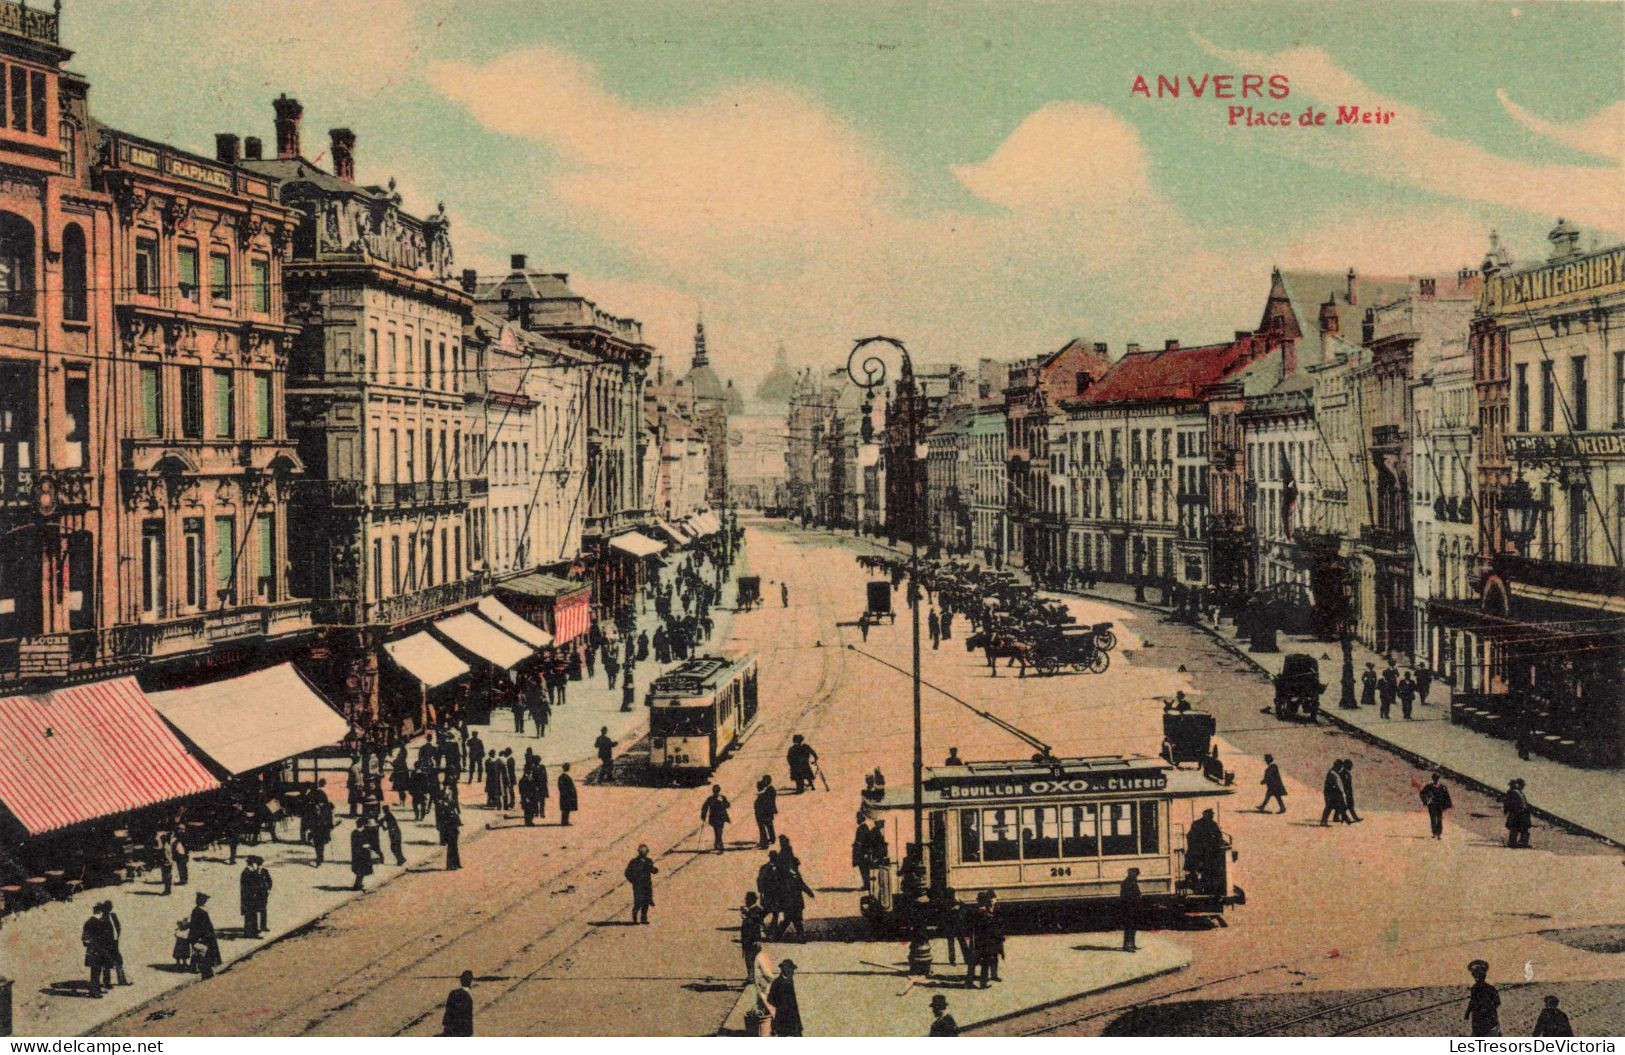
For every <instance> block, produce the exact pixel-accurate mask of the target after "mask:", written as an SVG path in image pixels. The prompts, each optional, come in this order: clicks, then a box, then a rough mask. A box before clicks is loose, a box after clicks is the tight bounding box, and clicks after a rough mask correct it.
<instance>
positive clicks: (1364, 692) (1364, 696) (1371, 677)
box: [1360, 663, 1377, 707]
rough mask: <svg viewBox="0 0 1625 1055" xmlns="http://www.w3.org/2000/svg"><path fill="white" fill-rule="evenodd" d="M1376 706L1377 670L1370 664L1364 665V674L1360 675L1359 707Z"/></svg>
mask: <svg viewBox="0 0 1625 1055" xmlns="http://www.w3.org/2000/svg"><path fill="white" fill-rule="evenodd" d="M1376 704H1377V668H1376V667H1375V666H1374V665H1373V664H1370V663H1367V664H1366V665H1365V673H1363V674H1361V675H1360V706H1361V707H1374V706H1376Z"/></svg>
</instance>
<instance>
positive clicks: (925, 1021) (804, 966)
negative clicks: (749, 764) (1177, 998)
mask: <svg viewBox="0 0 1625 1055" xmlns="http://www.w3.org/2000/svg"><path fill="white" fill-rule="evenodd" d="M1122 941H1123V938H1122V934H1121V933H1120V932H1118V931H1109V932H1101V933H1077V934H1048V935H1033V936H1021V937H1012V938H1009V939H1007V940H1006V942H1005V959H1004V960H1003V961H1001V962H1000V964H999V975H1000V978H1001V979H1002V980H1001V981H999V982H996V983H994V984H993V985H992V986H990V987H989V988H987V989H972V988H967V987H966V985H965V974H964V968H963V967H962V966H961V967H958V968H953V967H949V966H948V964H947V963H946V962H945V961H939V962H937V963H936V964H934V965H933V970H932V974H931V975H930V977H927V978H919V979H915V978H910V977H909V976H908V973H907V968H908V964H907V958H906V956H905V955H904V953H905V952H906V950H907V945H906V943H899V942H896V941H890V942H880V941H868V942H807V943H802V944H769V945H766V946H764V947H763V955H764V956H765V958H766V960H767V962H769V963H772V964H774V965H775V971H776V970H777V967H776V965H777V964H778V963H780V962H781V961H782V960H784V959H786V958H788V959H792V960H794V961H795V963H796V972H795V981H796V1001H797V1003H798V1004H799V1005H800V1007H801V1021H802V1024H803V1027H804V1029H805V1034H806V1035H807V1036H809V1037H817V1036H823V1037H829V1036H849V1037H923V1036H925V1035H926V1031H927V1030H928V1029H929V1028H930V1025H931V998H932V997H933V996H936V995H938V994H939V993H940V994H941V995H943V996H945V997H947V998H948V1013H949V1014H951V1015H953V1016H954V1021H955V1022H956V1023H958V1025H959V1028H960V1031H961V1032H966V1031H969V1030H973V1029H978V1028H986V1027H989V1026H993V1025H994V1024H996V1023H998V1022H1002V1021H1004V1020H1006V1019H1009V1018H1010V1017H1012V1016H1014V1015H1018V1014H1025V1013H1028V1012H1032V1011H1036V1010H1038V1009H1040V1008H1044V1007H1048V1006H1051V1005H1053V1004H1057V1003H1061V1002H1063V1001H1066V1000H1072V999H1076V998H1077V997H1080V996H1084V995H1092V994H1095V993H1101V992H1104V991H1106V990H1108V989H1116V988H1118V987H1119V986H1125V985H1132V984H1134V983H1136V982H1143V981H1145V980H1147V979H1150V978H1156V977H1158V976H1160V975H1165V974H1170V973H1172V972H1174V971H1178V970H1181V969H1183V968H1185V967H1188V966H1190V962H1191V957H1190V950H1188V949H1186V948H1184V947H1182V946H1180V945H1177V944H1175V943H1174V942H1172V941H1170V940H1168V939H1167V938H1164V937H1161V936H1159V935H1155V934H1145V933H1142V934H1141V936H1140V942H1139V945H1140V948H1139V951H1138V952H1134V953H1126V952H1123V951H1122ZM933 945H937V946H938V947H937V948H935V949H934V950H933V953H934V954H935V955H941V953H942V950H941V948H940V943H935V942H934V943H933ZM756 1003H757V995H756V991H755V989H754V988H748V989H746V990H745V991H744V992H743V993H741V994H740V998H739V1002H738V1003H737V1004H735V1005H734V1009H733V1011H732V1013H730V1014H729V1016H728V1020H727V1022H726V1023H725V1024H724V1025H723V1028H722V1031H721V1032H723V1033H724V1034H735V1033H744V1032H745V1012H747V1011H749V1010H750V1009H751V1008H752V1007H754V1006H756Z"/></svg>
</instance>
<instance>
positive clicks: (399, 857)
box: [378, 806, 406, 865]
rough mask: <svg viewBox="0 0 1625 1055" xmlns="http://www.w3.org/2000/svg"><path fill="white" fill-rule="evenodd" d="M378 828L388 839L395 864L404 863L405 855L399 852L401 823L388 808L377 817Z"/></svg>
mask: <svg viewBox="0 0 1625 1055" xmlns="http://www.w3.org/2000/svg"><path fill="white" fill-rule="evenodd" d="M378 827H379V828H380V829H382V830H383V833H384V835H385V837H387V838H388V839H389V852H390V855H391V856H392V857H394V858H395V863H396V864H398V865H403V864H405V863H406V855H405V854H404V853H402V852H401V822H400V821H398V820H396V819H395V814H394V812H393V811H392V810H390V808H389V807H388V806H385V807H384V809H383V812H382V813H380V814H379V815H378Z"/></svg>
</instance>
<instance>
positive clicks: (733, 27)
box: [62, 0, 1625, 391]
mask: <svg viewBox="0 0 1625 1055" xmlns="http://www.w3.org/2000/svg"><path fill="white" fill-rule="evenodd" d="M63 7H64V10H63V25H62V39H63V43H64V44H65V46H67V47H69V48H72V49H74V51H75V52H76V57H75V58H74V60H73V62H72V63H71V67H72V68H74V69H77V70H78V71H79V72H81V73H82V74H84V75H85V76H86V77H88V78H89V80H90V81H91V104H92V110H93V112H95V113H96V115H97V116H98V117H99V118H100V119H101V120H103V121H105V122H107V123H109V124H113V125H115V126H118V127H121V128H124V129H127V130H129V131H131V132H134V133H137V134H140V135H144V136H149V137H152V138H155V139H160V140H164V141H166V142H170V143H173V144H176V145H178V146H181V147H185V148H189V149H193V150H196V151H199V152H201V153H206V154H212V152H213V142H214V138H213V137H214V133H216V132H222V131H230V132H236V133H238V134H239V135H259V136H261V137H262V138H263V139H265V140H266V142H267V143H268V144H270V145H272V146H273V147H274V137H273V134H272V128H271V119H272V112H271V106H270V100H271V99H272V98H274V97H275V96H276V95H277V94H278V93H281V92H287V93H288V94H290V95H293V96H295V97H297V98H298V99H299V100H300V101H301V102H302V103H303V104H304V107H305V117H304V129H303V134H304V153H305V155H306V156H307V157H309V158H311V159H312V160H316V161H318V162H325V156H326V147H327V130H328V129H330V128H334V127H340V126H345V127H349V128H350V129H352V130H354V132H355V133H356V136H357V140H358V142H357V147H356V166H357V175H358V178H359V179H360V181H361V182H364V183H383V182H385V181H386V180H387V179H388V178H390V177H394V178H395V179H396V180H397V182H398V185H399V186H400V189H401V190H402V192H403V194H404V195H405V199H406V203H407V204H408V206H409V207H413V208H414V209H416V210H420V211H421V210H427V209H432V208H434V206H435V204H436V203H437V202H441V201H444V202H445V204H446V208H447V211H448V213H449V215H450V216H451V218H452V224H453V226H452V233H453V239H454V244H455V246H456V252H457V256H458V266H460V267H476V268H479V269H480V270H481V271H482V272H486V271H491V270H497V269H501V268H503V267H505V266H506V263H507V260H508V256H509V254H510V253H525V254H527V256H528V257H529V260H530V263H531V265H532V266H536V267H543V268H546V269H548V270H553V271H560V272H566V273H568V274H569V275H570V279H571V283H572V285H574V286H576V287H577V288H578V289H579V290H580V291H581V292H583V293H585V294H586V295H588V296H590V297H592V298H594V299H595V300H597V301H598V303H599V306H600V307H602V308H603V309H605V310H607V311H610V312H612V313H614V314H617V315H629V316H633V317H635V318H639V319H641V320H643V321H644V324H645V335H646V337H647V338H648V339H649V340H650V341H651V343H654V344H655V345H656V346H657V350H658V352H659V353H660V354H662V355H663V356H664V357H665V360H666V362H667V363H668V365H671V366H674V367H676V368H679V369H680V368H682V367H683V366H686V364H687V362H688V359H689V356H690V354H691V350H692V336H693V330H694V320H695V318H696V316H697V315H698V314H699V313H701V312H703V315H704V319H705V323H706V331H707V336H708V344H709V347H710V351H711V356H712V360H713V365H715V366H716V367H717V369H718V371H719V373H721V374H722V375H723V376H724V377H730V378H734V379H735V380H736V383H739V384H741V385H743V386H744V387H745V389H746V391H749V390H751V389H752V388H753V387H754V384H755V382H756V381H757V379H759V378H760V377H761V376H762V375H763V374H764V373H765V372H766V370H767V369H768V366H769V364H770V363H771V360H772V353H773V350H774V348H776V347H777V346H778V344H780V343H781V342H782V343H783V344H784V346H785V347H786V348H787V349H788V351H789V355H790V359H791V361H792V362H793V363H794V364H795V365H797V366H813V367H817V368H819V369H824V368H832V367H836V366H839V365H841V364H842V363H844V361H845V356H846V352H847V350H848V349H850V347H851V343H852V341H853V340H854V339H855V338H858V337H863V336H869V335H872V334H887V335H890V336H894V337H897V338H900V339H902V340H903V341H905V342H906V343H907V345H908V347H909V349H910V352H911V353H912V355H913V356H914V357H915V358H916V359H917V360H919V361H920V362H922V363H924V362H941V361H957V362H962V363H967V364H969V363H973V362H974V361H975V360H976V359H977V358H979V357H987V356H991V357H995V358H1001V359H1013V358H1017V357H1023V356H1030V355H1035V354H1039V353H1042V352H1047V351H1051V350H1053V349H1055V348H1058V347H1060V346H1061V345H1062V344H1064V343H1065V342H1066V341H1068V340H1070V339H1072V338H1074V337H1082V338H1085V339H1087V340H1094V341H1106V342H1109V343H1110V345H1111V348H1112V351H1113V354H1114V355H1115V354H1121V351H1122V349H1123V346H1124V345H1125V344H1126V343H1127V342H1129V341H1135V342H1138V343H1141V344H1147V345H1150V344H1161V343H1162V342H1163V341H1164V340H1166V339H1170V338H1171V339H1178V340H1180V341H1181V342H1182V343H1185V344H1195V343H1201V342H1207V341H1211V340H1217V339H1222V338H1225V337H1228V336H1229V335H1230V333H1231V332H1232V331H1233V330H1237V329H1247V328H1251V327H1255V326H1256V325H1257V324H1258V320H1259V316H1260V314H1261V312H1262V308H1263V303H1264V298H1265V295H1266V293H1267V292H1268V288H1269V275H1270V269H1271V267H1272V266H1280V267H1282V268H1303V267H1309V268H1327V269H1336V270H1339V271H1342V270H1346V269H1348V268H1351V267H1352V268H1354V269H1356V270H1357V271H1359V272H1361V273H1368V274H1385V275H1403V274H1416V273H1420V272H1438V271H1449V272H1454V271H1455V270H1456V269H1458V268H1460V267H1463V266H1467V267H1473V266H1476V265H1477V264H1478V262H1479V261H1481V260H1482V259H1483V254H1484V251H1485V248H1486V247H1487V245H1488V240H1487V236H1488V232H1489V231H1490V229H1492V228H1495V229H1498V230H1499V231H1500V232H1501V235H1502V238H1503V241H1504V242H1505V243H1506V244H1507V245H1508V246H1509V248H1510V249H1511V251H1512V252H1513V254H1514V255H1515V256H1517V257H1518V258H1520V259H1523V258H1530V259H1533V258H1537V257H1539V256H1542V255H1543V254H1544V251H1545V249H1546V243H1545V241H1544V239H1545V234H1546V232H1547V231H1548V230H1549V229H1550V228H1551V226H1552V224H1553V222H1554V221H1555V219H1556V218H1557V217H1558V216H1563V217H1565V218H1567V219H1569V220H1570V221H1571V222H1573V223H1576V224H1578V225H1579V226H1580V227H1581V229H1582V230H1583V231H1584V232H1586V235H1585V238H1586V241H1585V244H1587V245H1590V244H1591V239H1593V238H1595V239H1596V240H1597V244H1600V245H1607V244H1612V243H1617V242H1618V241H1620V240H1621V239H1622V238H1625V143H1622V139H1625V88H1622V85H1625V58H1622V56H1625V7H1622V6H1620V5H1619V4H1614V3H1584V2H1575V3H1546V2H1521V3H1491V2H1471V0H1463V2H1450V3H1424V2H1414V3H1412V2H1407V3H1382V2H1356V0H1340V2H1335V3H1311V2H1293V3H1249V4H1224V3H1213V2H1203V3H1194V4H1181V3H1149V2H1125V3H1081V2H1066V3H1062V2H1046V0H1025V2H1015V0H1006V2H1002V3H992V2H986V3H972V2H968V0H967V2H934V3H903V2H896V3H878V4H877V3H873V2H872V0H871V2H854V3H847V2H807V0H781V2H778V3H772V4H769V3H762V2H744V0H734V2H728V3H723V2H717V0H691V2H681V3H677V2H670V0H638V2H635V3H621V2H616V0H593V2H585V0H579V2H575V3H568V4H566V3H554V2H549V0H458V2H454V3H452V2H442V0H365V2H361V0H264V2H258V3H250V2H244V0H64V5H63ZM1158 74H1161V75H1164V76H1166V77H1170V78H1173V77H1179V78H1187V77H1188V78H1194V79H1196V80H1197V81H1201V79H1202V78H1203V76H1204V75H1210V76H1218V75H1230V76H1232V77H1233V78H1235V81H1234V82H1233V83H1234V85H1235V86H1236V87H1237V88H1238V89H1239V84H1240V78H1241V76H1242V75H1244V74H1261V75H1264V76H1269V75H1272V74H1279V75H1283V76H1285V77H1286V78H1287V83H1288V85H1289V90H1290V94H1289V95H1288V96H1287V97H1286V98H1285V99H1280V100H1275V99H1270V98H1267V97H1266V98H1248V99H1245V100H1242V99H1234V100H1221V99H1216V98H1214V97H1213V95H1212V91H1211V88H1210V87H1204V93H1203V97H1201V98H1195V97H1193V96H1192V94H1191V89H1190V87H1189V85H1188V83H1187V85H1186V87H1185V89H1184V90H1183V91H1182V93H1181V97H1180V98H1178V99H1172V98H1161V99H1158V98H1146V97H1144V96H1140V95H1136V94H1134V93H1133V92H1132V90H1131V89H1132V87H1133V85H1134V81H1135V78H1136V77H1137V76H1141V75H1143V76H1145V77H1146V78H1147V81H1148V83H1149V84H1150V86H1151V87H1152V88H1153V90H1154V89H1155V86H1156V79H1157V75H1158ZM1207 83H1208V85H1211V84H1212V82H1211V81H1209V82H1207ZM1232 105H1242V106H1246V105H1251V106H1252V107H1253V108H1254V110H1255V111H1258V112H1266V111H1267V112H1271V113H1275V112H1284V113H1287V114H1288V115H1289V116H1290V118H1292V120H1293V123H1292V124H1289V125H1288V126H1287V127H1284V128H1283V127H1270V126H1264V127H1253V128H1248V127H1244V126H1236V127H1233V126H1231V125H1230V124H1229V123H1228V120H1227V119H1228V115H1229V111H1228V107H1230V106H1232ZM1339 106H1358V107H1360V108H1362V109H1363V110H1378V111H1392V112H1393V114H1394V116H1393V119H1392V121H1391V122H1389V123H1386V124H1357V125H1349V126H1344V127H1338V126H1335V125H1332V124H1330V122H1332V121H1335V119H1336V114H1337V108H1338V107H1339ZM1310 107H1313V108H1316V109H1318V110H1322V111H1329V113H1330V117H1329V118H1328V125H1326V126H1320V127H1303V126H1299V125H1297V124H1296V123H1295V122H1296V118H1297V116H1298V115H1299V114H1301V113H1302V112H1304V110H1305V109H1306V108H1310Z"/></svg>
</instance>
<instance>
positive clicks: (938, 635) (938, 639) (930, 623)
mask: <svg viewBox="0 0 1625 1055" xmlns="http://www.w3.org/2000/svg"><path fill="white" fill-rule="evenodd" d="M925 628H926V630H927V632H929V633H930V635H931V647H932V648H936V647H937V646H938V645H940V644H941V643H942V623H941V621H940V620H939V619H938V618H937V610H936V609H935V608H933V609H931V614H930V615H928V616H926V617H925Z"/></svg>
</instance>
